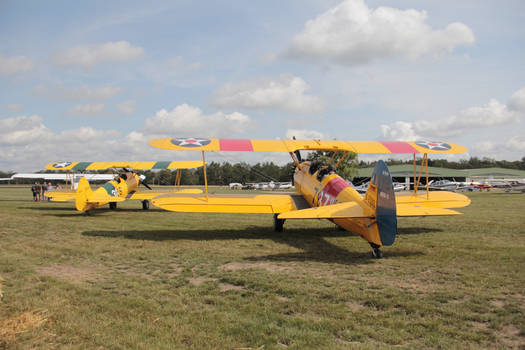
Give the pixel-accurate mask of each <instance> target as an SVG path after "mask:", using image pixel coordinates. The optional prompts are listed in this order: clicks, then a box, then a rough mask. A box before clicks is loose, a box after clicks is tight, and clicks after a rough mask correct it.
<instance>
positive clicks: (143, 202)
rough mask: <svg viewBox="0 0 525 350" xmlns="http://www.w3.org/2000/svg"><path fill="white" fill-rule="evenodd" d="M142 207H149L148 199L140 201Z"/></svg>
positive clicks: (144, 208)
mask: <svg viewBox="0 0 525 350" xmlns="http://www.w3.org/2000/svg"><path fill="white" fill-rule="evenodd" d="M142 209H143V210H148V209H149V201H148V200H147V199H146V200H143V201H142Z"/></svg>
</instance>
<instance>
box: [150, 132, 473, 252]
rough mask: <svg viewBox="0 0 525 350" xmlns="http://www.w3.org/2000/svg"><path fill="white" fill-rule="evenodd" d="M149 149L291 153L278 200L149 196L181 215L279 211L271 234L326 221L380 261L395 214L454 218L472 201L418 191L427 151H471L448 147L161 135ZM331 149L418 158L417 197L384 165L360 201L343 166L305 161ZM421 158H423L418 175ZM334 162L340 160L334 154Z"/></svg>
mask: <svg viewBox="0 0 525 350" xmlns="http://www.w3.org/2000/svg"><path fill="white" fill-rule="evenodd" d="M150 145H152V146H154V147H157V148H162V149H168V150H194V151H202V157H203V163H204V161H205V153H204V152H205V151H252V152H288V153H289V154H290V156H291V157H292V160H293V161H294V163H295V173H294V185H295V191H296V193H295V194H278V195H270V194H269V195H259V194H255V195H245V196H240V195H210V194H208V188H207V183H206V181H207V180H206V165H205V163H204V180H205V193H203V194H194V195H188V194H165V195H161V196H157V197H155V198H153V199H152V203H153V204H154V205H155V206H157V207H160V208H163V209H166V210H170V211H177V212H207V213H209V212H216V213H269V214H274V229H275V230H276V231H282V230H283V224H284V221H285V220H286V219H328V220H331V221H332V222H334V223H335V224H337V225H338V226H340V227H341V228H344V229H346V230H347V231H350V232H352V233H355V234H358V235H360V236H362V237H363V238H364V239H365V240H367V241H368V242H369V243H370V245H371V246H372V248H373V256H374V257H376V258H380V257H382V252H381V250H380V247H381V246H383V245H385V246H389V245H392V244H393V243H394V240H395V237H396V234H397V217H410V216H429V215H457V214H460V213H459V212H457V211H454V210H451V209H450V208H459V207H463V206H467V205H469V204H470V199H469V198H468V197H466V196H464V195H461V194H457V193H452V192H429V191H428V186H427V191H426V193H417V189H418V185H419V180H420V179H421V175H422V173H423V167H426V169H427V173H426V174H427V175H426V176H427V183H428V153H445V154H450V153H463V152H465V151H466V148H465V147H463V146H460V145H455V144H452V143H444V142H430V141H418V142H378V141H322V140H234V139H205V138H164V139H156V140H152V141H150ZM302 150H306V151H314V150H321V151H333V152H334V156H335V155H337V154H339V156H340V157H339V159H340V161H341V160H342V159H344V158H345V156H346V155H347V154H348V153H349V152H353V153H376V154H381V153H385V154H391V153H405V154H410V153H411V154H413V155H414V179H415V181H414V182H417V183H416V184H415V186H414V192H413V193H407V194H403V195H398V196H396V194H395V193H394V189H393V182H392V177H391V176H390V172H389V170H388V168H387V166H386V164H385V163H384V162H383V161H379V162H378V164H377V166H376V168H375V169H374V172H373V175H372V179H371V181H370V185H369V187H368V190H367V191H366V193H365V194H364V196H362V195H361V194H359V193H358V192H357V191H356V190H355V189H354V188H353V187H352V186H350V185H349V184H348V183H347V182H346V181H345V180H344V179H343V178H341V177H340V176H338V175H337V174H335V171H334V169H335V168H336V167H337V165H338V164H322V163H319V162H310V161H302V159H301V154H300V151H302ZM416 154H423V158H422V163H421V167H420V169H419V174H416V172H417V171H416ZM332 159H336V158H335V157H333V158H332Z"/></svg>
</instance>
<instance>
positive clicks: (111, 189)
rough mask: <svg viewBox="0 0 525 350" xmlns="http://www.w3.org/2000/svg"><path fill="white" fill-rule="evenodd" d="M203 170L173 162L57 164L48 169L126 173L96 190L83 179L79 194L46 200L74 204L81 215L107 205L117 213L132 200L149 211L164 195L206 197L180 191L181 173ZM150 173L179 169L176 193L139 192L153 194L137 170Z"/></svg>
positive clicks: (198, 163)
mask: <svg viewBox="0 0 525 350" xmlns="http://www.w3.org/2000/svg"><path fill="white" fill-rule="evenodd" d="M201 166H203V162H201V161H173V162H155V161H152V162H56V163H49V164H47V165H46V169H49V170H64V171H68V172H69V171H77V172H78V171H86V170H106V169H122V171H120V172H119V173H118V174H116V175H115V176H114V179H113V180H110V181H108V182H106V183H105V184H104V185H102V186H100V187H99V188H97V189H96V190H94V191H93V190H92V189H91V187H90V186H89V182H88V180H87V178H86V177H82V178H81V179H80V181H79V183H78V186H77V189H76V191H74V192H73V191H49V192H46V196H47V197H49V198H51V201H54V202H68V201H74V202H75V204H76V208H77V210H78V211H82V212H86V211H89V210H92V209H95V208H98V207H100V206H103V205H105V204H109V207H110V209H116V208H117V203H118V202H123V201H125V200H128V199H137V200H140V201H142V209H145V210H147V209H149V201H150V200H151V199H152V198H154V197H156V196H158V195H162V194H169V193H186V194H192V193H193V194H198V193H202V191H201V190H199V189H183V190H181V189H180V179H181V170H182V169H190V168H198V167H201ZM149 169H177V173H176V180H175V187H174V191H173V192H157V191H151V192H150V191H148V192H146V191H138V190H137V189H138V186H139V185H144V187H146V188H148V189H149V190H151V187H150V186H149V185H148V184H147V183H146V182H145V180H146V177H145V176H144V175H139V174H137V173H136V172H135V170H149Z"/></svg>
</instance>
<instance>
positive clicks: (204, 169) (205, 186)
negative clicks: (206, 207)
mask: <svg viewBox="0 0 525 350" xmlns="http://www.w3.org/2000/svg"><path fill="white" fill-rule="evenodd" d="M202 165H203V171H204V190H205V191H206V200H208V179H207V178H206V159H205V158H204V151H202Z"/></svg>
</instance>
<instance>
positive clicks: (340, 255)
mask: <svg viewBox="0 0 525 350" xmlns="http://www.w3.org/2000/svg"><path fill="white" fill-rule="evenodd" d="M82 234H83V235H85V236H91V237H100V236H101V237H124V238H128V239H137V240H152V241H166V240H194V241H208V240H236V239H271V240H273V241H274V242H276V243H279V244H286V245H289V246H291V247H294V248H297V249H300V250H301V252H293V253H282V254H272V255H267V256H254V257H248V258H246V260H248V261H268V260H271V261H318V262H324V263H339V264H347V265H349V264H363V263H370V262H371V261H373V258H372V253H371V251H370V250H368V249H367V250H366V251H363V249H366V247H368V245H367V244H366V242H364V241H362V240H361V239H359V237H358V236H356V235H353V234H351V233H349V232H342V231H340V230H337V229H331V228H325V229H290V230H286V231H285V232H282V233H277V232H273V231H271V230H269V229H268V227H259V226H251V227H248V228H247V229H242V230H176V229H175V230H147V231H138V230H136V231H133V230H132V231H101V230H96V231H85V232H83V233H82ZM325 237H349V238H355V239H356V240H359V242H360V243H361V242H362V243H363V245H362V248H363V249H361V245H359V246H360V248H359V249H360V251H358V252H355V251H349V250H347V249H344V248H341V247H339V246H337V245H334V244H332V243H330V242H328V241H326V240H325V239H324V238H325ZM421 254H422V253H421V252H414V251H399V250H397V251H392V252H388V251H385V257H389V256H413V255H421Z"/></svg>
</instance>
